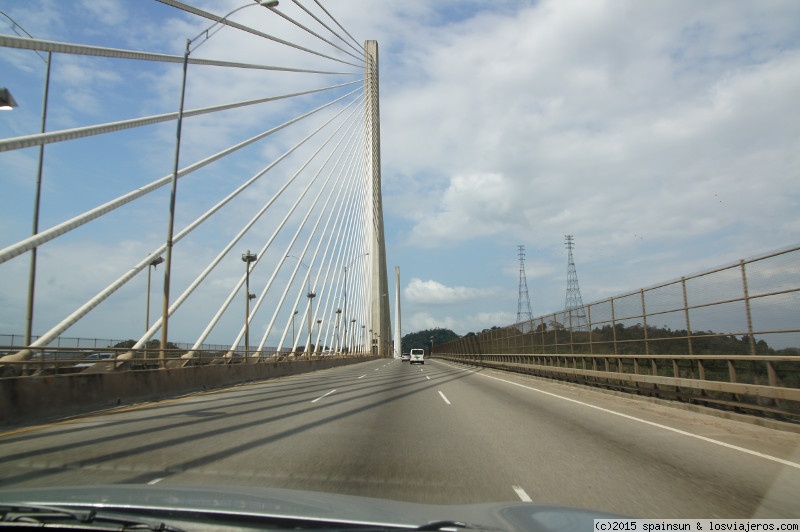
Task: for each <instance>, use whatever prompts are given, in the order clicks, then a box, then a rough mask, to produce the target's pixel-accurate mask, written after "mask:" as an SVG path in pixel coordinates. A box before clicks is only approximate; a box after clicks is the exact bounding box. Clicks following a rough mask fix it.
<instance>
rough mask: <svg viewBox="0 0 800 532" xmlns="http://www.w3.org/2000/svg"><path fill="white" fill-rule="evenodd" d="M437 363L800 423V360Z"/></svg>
mask: <svg viewBox="0 0 800 532" xmlns="http://www.w3.org/2000/svg"><path fill="white" fill-rule="evenodd" d="M434 356H435V357H436V358H439V359H443V360H449V361H452V362H458V363H463V364H469V365H474V366H481V367H487V368H494V369H501V370H506V371H514V372H518V373H526V374H530V375H535V376H540V377H547V378H555V379H558V380H564V381H569V382H574V383H577V384H582V385H589V386H598V387H603V388H610V389H615V390H619V391H624V392H632V393H636V394H640V395H647V396H651V397H660V398H664V399H672V400H679V401H686V402H692V403H698V404H704V405H707V406H714V407H718V408H725V409H730V410H737V411H743V412H750V413H753V412H757V413H759V414H762V415H769V416H772V417H778V418H782V419H785V420H787V421H797V422H800V387H798V381H800V357H792V356H785V357H766V356H755V357H752V356H746V355H745V356H736V355H734V356H727V357H726V356H721V355H720V356H715V355H694V356H657V355H656V356H651V357H644V356H636V355H619V356H606V355H526V354H511V353H507V354H485V355H479V354H455V353H437V354H436V355H434Z"/></svg>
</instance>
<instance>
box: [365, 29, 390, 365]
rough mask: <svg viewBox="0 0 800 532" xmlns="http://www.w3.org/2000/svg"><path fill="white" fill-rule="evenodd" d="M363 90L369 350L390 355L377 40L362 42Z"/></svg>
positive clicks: (384, 355) (381, 354)
mask: <svg viewBox="0 0 800 532" xmlns="http://www.w3.org/2000/svg"><path fill="white" fill-rule="evenodd" d="M364 64H365V67H364V91H365V94H366V104H365V115H366V117H365V119H366V137H367V138H366V139H365V141H366V159H367V160H366V169H367V173H368V175H367V179H368V181H369V186H370V188H371V192H372V202H371V211H372V216H371V219H372V223H371V224H370V225H369V228H368V231H369V232H370V234H371V239H370V254H369V258H370V263H371V269H372V277H371V283H370V296H371V297H370V306H371V324H370V330H371V333H372V335H371V336H372V337H371V338H370V340H369V341H370V343H371V352H372V353H374V354H377V355H378V356H381V357H388V356H390V355H391V344H392V328H391V323H390V320H391V318H390V314H389V279H388V274H387V271H386V242H385V240H384V233H383V202H382V199H381V131H380V129H381V127H380V126H381V120H380V106H379V90H378V89H379V87H378V41H366V42H365V43H364Z"/></svg>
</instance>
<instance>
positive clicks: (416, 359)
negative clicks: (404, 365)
mask: <svg viewBox="0 0 800 532" xmlns="http://www.w3.org/2000/svg"><path fill="white" fill-rule="evenodd" d="M410 363H411V364H424V363H425V350H424V349H412V350H411V362H410Z"/></svg>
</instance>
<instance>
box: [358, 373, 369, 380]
mask: <svg viewBox="0 0 800 532" xmlns="http://www.w3.org/2000/svg"><path fill="white" fill-rule="evenodd" d="M366 376H367V374H366V373H365V374H363V375H362V376H360V377H359V378H358V379H363V378H364V377H366ZM358 379H356V380H358Z"/></svg>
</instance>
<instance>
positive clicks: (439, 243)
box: [0, 0, 800, 341]
mask: <svg viewBox="0 0 800 532" xmlns="http://www.w3.org/2000/svg"><path fill="white" fill-rule="evenodd" d="M191 3H192V4H193V5H197V6H198V7H201V8H203V9H206V10H209V11H212V12H215V13H219V14H222V13H224V12H227V11H229V10H230V9H232V8H233V7H236V6H238V5H240V4H241V2H227V1H226V2H222V1H216V2H209V1H204V2H200V1H196V2H191ZM285 4H286V10H287V12H288V11H289V9H290V6H291V3H290V2H288V1H287V2H285ZM325 5H326V6H327V7H329V8H330V10H331V12H332V13H333V14H334V16H336V17H337V19H338V20H339V21H340V22H341V23H342V24H343V25H344V26H345V27H346V28H347V29H348V31H350V33H351V34H353V35H354V36H355V37H356V38H357V39H359V40H366V39H374V40H377V41H378V42H379V46H380V75H381V85H380V87H381V120H382V123H381V135H382V163H383V167H382V172H383V204H384V209H385V223H386V243H387V263H388V271H389V273H390V279H389V281H390V285H392V284H393V276H392V274H393V271H394V267H395V266H399V267H400V269H401V289H402V308H403V320H402V323H403V333H408V332H413V331H417V330H420V329H425V328H430V327H447V328H451V329H453V330H455V331H456V332H457V333H460V334H463V333H466V332H469V331H479V330H481V329H483V328H488V327H491V326H493V325H507V324H509V323H511V322H513V320H514V319H515V317H516V310H517V293H518V274H519V264H518V260H517V245H520V244H522V245H525V247H526V255H527V260H526V265H525V266H526V273H527V280H528V288H529V292H530V297H531V303H532V307H533V314H534V316H537V315H541V314H545V313H549V312H554V311H558V310H560V309H561V308H563V305H564V298H565V289H566V277H567V253H566V249H565V247H564V235H566V234H572V235H574V238H575V250H574V257H575V261H576V264H577V272H578V277H579V281H580V287H581V292H582V297H583V301H584V302H585V303H588V302H591V301H596V300H599V299H602V298H605V297H608V296H610V295H614V294H617V293H620V292H627V291H630V290H634V289H638V288H640V287H646V286H650V285H653V284H656V283H660V282H662V281H666V280H671V279H675V278H678V277H680V276H682V275H688V274H691V273H695V272H697V271H701V270H705V269H708V268H711V267H714V266H717V265H720V264H726V263H730V262H733V261H736V260H738V259H740V258H746V257H751V256H753V255H757V254H760V253H762V252H767V251H771V250H774V249H778V248H784V247H788V246H790V245H794V244H796V243H798V242H799V241H800V216H798V207H799V205H798V203H799V202H800V175H799V174H800V107H798V105H797V95H798V94H800V26H798V25H797V21H798V20H800V4H798V3H797V2H793V1H784V2H780V1H765V2H744V1H733V2H730V1H709V2H702V3H698V2H695V1H690V0H686V1H669V2H666V1H665V2H641V1H639V0H627V1H626V0H618V1H613V2H612V1H589V0H550V1H540V2H524V1H498V2H490V3H487V2H477V1H475V2H473V1H450V0H426V1H420V0H415V1H413V2H390V1H380V2H378V1H369V0H337V1H332V2H326V3H325ZM282 7H283V3H282ZM0 9H1V10H3V11H4V12H6V13H8V14H10V15H11V16H12V17H14V18H15V19H16V20H17V22H19V23H20V24H21V25H23V26H24V27H25V29H27V30H28V31H29V32H30V33H32V34H33V35H34V36H36V37H38V38H41V39H47V40H63V41H72V42H79V43H87V44H93V45H101V46H110V47H118V48H137V49H142V50H147V51H154V52H159V53H171V54H180V53H181V52H182V48H183V43H184V41H185V39H186V37H187V36H193V35H195V34H196V33H197V31H199V29H202V26H203V24H202V22H198V21H197V20H194V19H192V18H190V17H187V16H185V15H182V14H181V13H180V12H178V11H177V10H175V9H172V8H170V7H168V6H164V5H162V4H160V3H158V2H155V1H149V0H127V1H125V0H104V1H98V0H92V1H88V0H87V1H84V2H81V1H74V2H58V1H47V0H33V1H30V2H19V1H9V0H0ZM250 11H255V9H253V10H250ZM0 23H1V24H2V32H3V33H10V32H11V31H10V25H9V24H8V23H7V21H6V20H5V19H2V20H0ZM226 31H228V32H231V33H230V34H224V33H221V34H219V36H217V37H215V38H214V39H213V40H211V41H209V42H208V44H206V45H204V47H203V49H202V56H203V57H214V56H215V55H216V54H219V55H222V54H223V53H224V54H230V53H231V51H232V50H235V49H236V47H238V46H241V55H242V60H243V61H248V56H251V55H250V54H254V53H255V52H254V51H253V50H252V49H250V48H248V47H247V44H246V43H245V41H244V40H242V41H241V42H240V41H239V40H237V37H236V35H235V33H236V32H233V31H232V30H226ZM276 34H279V32H278V31H277V30H276ZM199 54H200V52H198V55H199ZM251 57H256V56H251ZM297 61H300V62H302V61H303V60H302V59H298V58H297V57H296V56H295V55H292V54H291V53H288V52H286V53H285V55H282V56H280V57H279V58H277V59H276V61H275V63H281V64H289V63H292V62H297ZM254 62H256V61H254ZM93 64H95V63H91V62H89V61H84V60H82V59H75V60H61V59H60V58H59V61H57V62H56V63H55V64H54V68H55V69H56V70H57V72H58V73H59V75H60V76H61V78H60V79H62V80H65V79H66V80H69V83H68V84H69V86H70V88H74V89H76V92H74V93H73V98H74V99H72V100H71V101H70V103H69V104H68V105H67V104H64V103H62V102H59V98H63V97H64V96H63V95H62V92H60V91H58V90H57V91H56V93H55V95H54V96H53V100H52V101H51V108H52V113H51V116H50V118H49V127H48V129H56V128H63V127H74V126H75V125H81V124H90V123H96V122H103V121H106V120H113V119H120V118H127V117H131V116H141V115H144V114H154V113H163V112H169V111H173V110H175V107H176V104H177V96H176V95H177V84H178V82H179V78H178V76H177V71H176V70H175V69H173V70H171V71H167V70H166V69H165V68H163V67H153V68H152V69H151V70H149V71H143V70H134V67H131V70H130V71H128V70H126V69H125V68H122V69H115V70H114V71H113V72H112V71H111V70H106V69H102V68H100V69H98V68H92V67H91V65H93ZM0 71H2V73H3V76H2V78H3V79H2V84H3V85H4V86H13V87H14V90H13V92H14V95H15V98H16V99H17V100H18V102H19V103H20V108H19V109H17V110H15V111H14V112H13V115H12V114H11V113H5V114H3V115H0V129H2V135H3V136H4V137H5V136H14V135H21V134H26V133H31V132H35V131H36V130H37V128H38V113H39V109H40V105H41V82H42V76H43V63H42V61H41V60H39V59H38V58H37V57H36V56H35V55H33V54H32V52H21V51H20V52H18V51H13V52H10V51H7V50H3V56H2V57H0ZM78 80H80V83H78ZM64 87H65V86H64V85H62V86H59V87H58V88H59V89H61V88H64ZM121 87H128V89H126V90H123V89H121ZM254 89H258V87H248V86H247V84H246V83H242V82H240V83H238V84H237V85H236V90H237V92H240V93H241V98H238V99H244V98H247V97H256V96H251V95H250V93H253V94H258V91H257V90H254ZM190 94H191V95H193V96H192V98H193V99H194V100H193V101H192V102H189V103H188V104H187V105H189V106H190V107H191V106H193V105H194V106H200V105H211V104H212V103H213V102H214V100H215V99H219V98H220V96H219V95H217V94H215V93H214V92H213V91H211V90H209V91H202V90H200V89H195V90H193V91H190ZM237 97H238V95H237ZM132 99H136V100H137V101H138V102H139V104H138V108H137V110H136V111H135V112H128V111H126V110H125V106H126V104H127V103H129V102H130V101H131V100H132ZM228 100H229V99H227V98H226V99H223V100H221V101H228ZM233 100H236V98H233ZM114 117H118V118H114ZM240 118H241V120H242V121H243V127H244V126H247V125H249V124H248V122H249V121H253V122H255V121H256V120H257V117H249V116H246V115H242V116H241V117H240ZM208 126H209V127H207V128H206V127H203V128H197V129H195V130H193V132H192V133H188V134H190V135H193V137H191V138H190V139H191V140H190V141H187V146H191V147H188V148H187V150H189V154H187V156H191V152H192V150H195V151H196V153H204V152H205V151H207V150H206V149H207V148H208V147H210V146H212V145H214V143H215V142H216V140H217V139H215V138H214V137H213V136H212V135H210V134H209V131H211V129H210V126H211V125H208ZM227 133H231V132H227V131H226V132H225V134H227ZM138 134H139V133H136V132H129V133H122V134H120V135H119V136H113V137H111V136H109V138H108V139H106V140H105V141H103V142H104V143H105V144H104V145H102V146H98V144H96V143H89V142H84V141H73V142H71V143H68V144H70V145H69V146H68V147H67V146H64V147H58V146H54V147H52V148H48V149H47V152H46V153H47V161H48V168H50V169H51V173H52V172H53V170H52V169H54V168H59V169H61V170H62V171H63V173H59V177H58V178H55V179H50V180H49V181H48V180H47V178H46V181H47V185H46V187H47V188H46V190H45V198H46V199H45V202H46V204H47V205H50V206H51V208H49V209H46V210H45V213H46V214H45V215H44V218H43V221H42V224H43V225H44V226H49V225H50V224H52V223H55V222H58V221H61V220H63V219H64V217H65V216H68V215H70V214H74V213H77V212H81V211H82V210H83V209H84V208H86V205H94V204H96V203H97V202H98V201H99V200H100V199H102V198H106V197H113V196H114V195H115V194H118V193H122V192H124V191H127V190H129V189H130V188H131V183H132V182H135V178H134V177H132V176H135V175H137V173H147V174H149V175H154V172H159V171H160V172H161V173H160V174H157V175H159V176H160V175H165V174H166V173H168V170H169V159H170V157H171V144H170V138H171V135H172V134H173V130H172V126H171V125H167V126H164V127H163V128H161V127H158V128H155V130H148V132H147V134H148V135H150V137H149V138H138V137H136V135H138ZM225 134H223V135H222V136H225ZM120 139H121V140H123V141H124V142H125V143H126V146H130V145H136V144H137V143H138V144H139V145H141V146H142V153H143V154H146V156H143V157H135V158H130V157H128V156H126V155H125V154H123V153H116V150H121V148H120V144H118V142H119V141H120ZM99 154H102V155H103V156H99ZM1 155H2V157H1V158H0V173H1V174H2V188H3V190H4V194H3V196H4V197H6V198H13V199H12V200H11V201H8V200H7V201H5V202H4V203H5V204H6V206H5V208H4V213H3V215H2V223H3V227H2V229H0V237H1V239H2V244H3V245H7V244H8V243H10V242H13V241H15V237H17V236H19V235H20V234H22V235H24V234H25V232H26V231H29V225H30V223H29V218H28V216H29V215H28V213H29V207H28V205H29V203H28V201H29V200H28V199H27V198H28V195H29V194H30V193H31V182H30V176H31V175H32V174H31V172H32V171H33V170H32V163H33V161H34V160H35V159H34V158H35V153H34V152H33V150H24V153H14V152H12V153H5V154H1ZM247 157H255V155H254V154H253V153H252V152H251V153H250V154H249V155H248V154H244V155H243V156H242V160H241V161H240V164H242V165H243V166H244V165H248V164H249V161H248V160H247ZM123 160H124V161H125V162H124V164H123V165H120V164H119V162H120V161H123ZM78 161H80V162H78ZM161 169H163V171H161ZM132 180H134V181H132ZM98 183H102V187H101V186H99V185H98ZM200 190H201V189H198V190H196V191H195V193H194V194H195V195H194V196H192V201H196V202H198V204H202V203H203V202H204V201H205V202H207V201H210V199H209V198H204V197H202V192H201V191H200ZM48 198H49V199H48ZM54 198H57V200H55V199H54ZM164 201H166V199H165V194H157V195H154V196H153V198H151V199H149V200H148V202H149V203H150V204H151V206H152V207H153V208H154V209H157V208H158V207H159V206H160V205H161V203H162V202H164ZM56 204H57V205H58V208H56ZM147 207H148V205H147V204H145V205H141V206H138V207H137V209H140V212H138V211H126V212H125V213H120V214H118V215H115V219H114V221H115V223H120V224H126V223H127V224H133V223H136V224H139V220H141V217H147V216H148V214H147V213H148V208H147ZM141 225H142V231H141V232H139V233H138V235H137V236H130V237H128V238H126V239H124V240H123V241H121V242H120V241H119V240H118V238H117V237H115V236H114V235H113V234H109V235H105V234H103V230H101V229H97V230H94V231H95V232H94V233H92V234H86V235H84V236H82V235H81V234H78V235H76V236H75V237H74V238H75V242H76V243H74V245H75V246H76V247H74V249H80V252H79V253H77V252H76V253H75V254H74V255H70V251H69V250H70V243H69V242H68V241H64V242H63V243H61V244H58V245H54V246H53V253H54V254H56V250H58V252H60V253H62V255H58V256H59V257H60V258H59V261H61V262H60V263H59V264H60V267H64V268H67V267H69V268H72V269H77V270H80V269H81V265H82V264H85V263H86V262H87V261H91V263H92V264H97V263H98V262H100V263H104V266H103V267H108V269H109V271H110V272H111V271H116V270H115V268H117V269H118V268H122V267H123V266H122V265H124V264H125V261H126V260H127V255H126V253H127V251H126V250H130V253H131V254H132V255H135V253H136V252H138V251H139V250H141V249H144V248H147V247H148V245H151V244H152V243H153V242H157V241H158V240H159V239H163V234H162V233H163V229H162V227H163V224H162V223H161V222H160V220H153V221H152V224H147V223H145V224H141ZM104 227H105V226H104ZM107 227H113V224H108V225H107ZM218 230H221V231H224V230H225V229H224V227H223V228H220V229H218ZM78 243H80V246H78ZM253 247H255V245H254V246H253ZM59 248H61V249H59ZM117 260H118V261H119V264H116V261H117ZM16 262H17V263H19V264H18V265H15V266H11V270H8V269H7V270H6V271H5V273H4V279H5V281H3V282H4V287H3V294H4V295H3V302H4V303H3V305H4V306H5V307H6V308H13V307H15V306H16V305H18V304H19V302H20V298H22V297H24V294H21V293H20V291H18V290H15V288H14V287H15V286H16V284H17V283H18V279H19V278H20V277H19V276H21V275H24V272H25V268H26V264H25V263H24V262H22V261H16ZM43 275H45V276H46V275H47V274H46V273H45V274H43ZM97 275H100V274H98V273H97V272H96V271H95V272H91V273H88V272H87V273H85V274H84V275H80V276H78V278H76V279H71V280H69V281H68V282H61V283H60V282H55V281H54V282H53V283H52V285H50V286H51V292H50V297H52V298H54V299H57V298H58V297H61V296H63V297H67V296H68V295H69V293H70V291H71V290H73V289H74V288H75V287H76V286H77V285H80V284H81V283H83V282H88V281H89V280H90V278H91V277H94V276H97ZM109 275H111V273H109ZM45 278H47V277H45ZM53 279H57V276H54V277H53ZM392 293H394V291H393V288H392ZM121 297H124V296H121ZM129 297H130V298H131V300H133V299H134V298H135V297H136V296H135V295H134V294H133V293H131V294H129ZM125 303H126V302H125V301H120V302H119V303H118V304H119V305H120V307H119V308H120V310H119V314H118V318H121V319H108V320H107V321H102V323H103V328H104V331H103V333H100V332H95V331H90V330H89V327H88V326H82V327H83V328H80V327H76V330H75V331H74V333H75V334H76V335H82V336H88V335H91V336H105V337H114V338H127V337H131V336H132V335H133V333H132V332H130V331H129V330H128V329H129V328H130V327H129V323H127V322H129V321H130V320H131V319H134V318H133V317H130V318H129V319H128V318H126V317H127V316H128V311H127V310H125V309H127V307H126V305H125ZM128 303H130V302H128ZM48 307H49V305H45V306H44V308H42V309H41V311H40V312H41V313H42V314H41V320H42V322H43V323H46V322H48V321H49V322H52V321H54V320H56V319H57V316H58V314H59V312H61V310H62V309H61V307H60V306H59V305H58V304H52V307H53V308H52V309H50V308H48ZM18 308H22V307H18ZM51 310H52V315H49V314H48V313H49V312H50V311H51ZM111 314H112V315H113V312H112V313H111ZM37 315H38V314H37ZM23 325H24V324H23V322H22V321H21V320H20V315H19V313H14V312H9V311H7V310H6V311H4V312H3V314H2V315H0V332H3V333H12V332H17V333H21V332H22V327H23ZM40 332H41V331H40ZM184 333H185V334H186V335H187V336H190V335H191V334H193V333H192V332H191V331H190V330H189V329H187V330H186V331H184ZM220 341H225V340H222V339H220Z"/></svg>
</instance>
